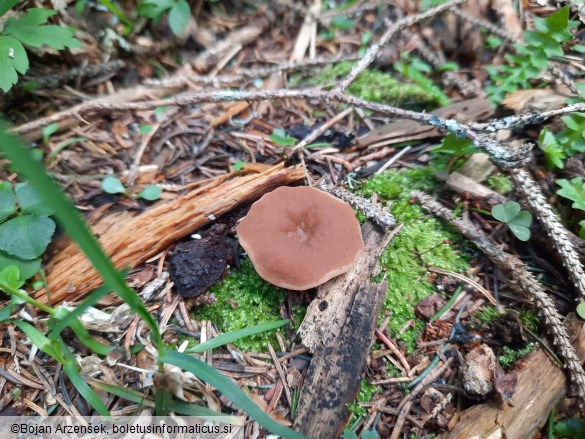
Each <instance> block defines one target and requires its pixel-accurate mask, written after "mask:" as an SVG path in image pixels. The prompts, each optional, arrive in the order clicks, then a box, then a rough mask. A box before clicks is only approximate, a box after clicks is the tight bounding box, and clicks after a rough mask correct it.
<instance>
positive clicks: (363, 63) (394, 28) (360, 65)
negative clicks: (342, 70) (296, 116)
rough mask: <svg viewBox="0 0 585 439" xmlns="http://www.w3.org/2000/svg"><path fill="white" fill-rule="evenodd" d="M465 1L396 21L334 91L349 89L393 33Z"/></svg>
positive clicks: (454, 2) (451, 3)
mask: <svg viewBox="0 0 585 439" xmlns="http://www.w3.org/2000/svg"><path fill="white" fill-rule="evenodd" d="M465 1H466V0H449V1H448V2H447V3H444V4H442V5H441V6H437V7H436V8H432V9H429V10H428V11H426V12H423V13H422V14H417V15H411V16H408V17H405V18H403V19H402V20H398V21H397V22H396V23H394V24H393V25H392V26H390V27H389V28H388V30H387V31H386V32H385V33H384V35H382V37H381V38H380V40H379V41H378V42H377V43H375V44H373V45H372V46H370V48H369V49H368V51H367V52H366V54H365V55H364V57H363V58H362V59H361V60H360V61H359V62H358V63H357V64H356V65H355V66H354V67H353V69H351V72H349V75H347V76H346V78H345V79H344V80H343V81H341V83H340V84H339V85H338V86H337V87H336V88H335V91H337V92H343V91H345V89H346V88H347V87H349V85H350V84H351V83H352V82H353V81H354V80H355V79H356V78H357V77H358V75H359V74H360V73H362V72H363V71H364V70H365V69H366V68H367V67H368V66H369V65H370V64H371V63H372V62H373V61H374V60H375V59H376V57H377V56H378V54H379V53H380V51H381V50H382V49H383V48H384V46H386V44H388V42H389V41H390V38H392V37H393V36H394V34H395V33H397V32H399V31H400V30H402V29H404V28H405V27H408V26H412V25H413V24H416V23H418V22H419V21H423V20H426V19H427V18H431V17H434V16H435V15H438V14H440V13H441V12H444V11H446V10H447V9H449V8H452V7H453V6H457V5H460V4H461V3H464V2H465Z"/></svg>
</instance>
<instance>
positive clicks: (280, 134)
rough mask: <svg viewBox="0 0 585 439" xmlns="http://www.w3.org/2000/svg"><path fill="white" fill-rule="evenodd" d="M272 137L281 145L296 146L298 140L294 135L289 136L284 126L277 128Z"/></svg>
mask: <svg viewBox="0 0 585 439" xmlns="http://www.w3.org/2000/svg"><path fill="white" fill-rule="evenodd" d="M270 139H271V140H272V141H273V142H274V143H276V144H277V145H280V146H294V145H296V143H297V140H296V139H295V138H294V137H291V136H289V135H288V134H287V133H286V131H285V130H283V129H282V128H275V129H274V131H273V132H272V134H271V135H270Z"/></svg>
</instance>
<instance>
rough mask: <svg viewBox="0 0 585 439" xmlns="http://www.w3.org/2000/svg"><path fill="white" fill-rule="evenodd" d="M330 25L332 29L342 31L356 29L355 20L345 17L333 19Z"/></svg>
mask: <svg viewBox="0 0 585 439" xmlns="http://www.w3.org/2000/svg"><path fill="white" fill-rule="evenodd" d="M330 24H331V27H334V28H335V29H340V30H350V29H353V27H354V24H353V20H352V19H351V18H347V17H344V16H343V15H338V16H337V17H333V18H332V19H331V22H330Z"/></svg>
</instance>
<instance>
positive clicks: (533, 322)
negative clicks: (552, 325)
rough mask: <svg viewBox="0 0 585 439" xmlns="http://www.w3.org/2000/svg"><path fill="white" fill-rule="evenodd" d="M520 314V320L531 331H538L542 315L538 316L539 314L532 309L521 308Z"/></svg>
mask: <svg viewBox="0 0 585 439" xmlns="http://www.w3.org/2000/svg"><path fill="white" fill-rule="evenodd" d="M519 315H520V321H521V322H522V324H523V325H524V327H525V328H526V329H528V330H529V331H531V332H536V331H538V327H539V326H540V317H538V314H536V313H535V312H534V311H532V310H531V309H521V310H520V312H519Z"/></svg>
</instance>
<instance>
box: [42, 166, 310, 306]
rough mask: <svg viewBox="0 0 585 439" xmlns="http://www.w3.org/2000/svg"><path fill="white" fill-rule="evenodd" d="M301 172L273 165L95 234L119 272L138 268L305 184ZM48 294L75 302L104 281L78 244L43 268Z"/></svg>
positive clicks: (45, 297)
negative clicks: (199, 232) (264, 199)
mask: <svg viewBox="0 0 585 439" xmlns="http://www.w3.org/2000/svg"><path fill="white" fill-rule="evenodd" d="M303 177H304V173H303V170H302V168H300V167H289V168H285V167H284V166H283V165H278V166H274V167H272V168H270V169H268V170H266V171H265V172H262V173H259V174H254V175H247V176H242V177H237V178H234V179H231V180H226V179H223V178H221V179H218V180H216V181H213V182H211V183H210V184H208V185H206V186H203V187H201V188H198V189H196V190H193V191H192V192H189V193H188V194H186V195H183V196H181V197H179V198H177V199H175V200H172V201H170V202H166V203H159V204H158V205H157V206H155V207H153V208H152V209H149V210H147V211H145V212H143V213H141V214H139V215H136V216H134V217H129V214H127V213H125V214H124V215H122V216H120V215H119V216H117V217H115V221H114V222H112V221H111V219H105V220H101V221H100V222H98V224H96V225H95V226H94V227H93V228H92V229H93V231H94V232H97V233H99V235H100V236H99V241H100V243H101V245H102V247H103V248H104V250H105V252H106V253H107V254H108V255H109V256H110V257H111V258H112V261H113V263H114V264H115V266H116V267H119V268H121V267H131V268H133V267H136V266H138V265H140V264H142V263H144V262H145V261H146V260H148V259H149V258H151V257H152V256H154V255H156V254H158V253H160V252H161V251H163V250H165V249H167V248H168V247H169V246H171V245H172V244H174V243H175V242H177V241H178V240H180V239H182V238H184V237H185V236H187V235H189V233H192V232H193V231H194V230H196V229H198V228H200V227H202V226H204V225H206V224H208V223H209V222H211V221H213V219H214V218H216V217H219V216H220V215H222V214H224V213H226V212H228V211H229V210H231V209H233V208H234V207H236V206H238V205H240V204H242V203H246V202H251V201H254V200H256V199H258V198H260V196H262V195H263V194H264V193H266V192H269V191H271V190H273V189H275V188H276V187H278V186H282V185H287V184H291V183H294V182H298V181H300V180H302V179H303ZM45 271H46V272H47V284H48V290H49V292H50V294H47V292H46V291H45V290H41V291H39V292H37V293H36V294H35V295H34V297H35V298H36V299H37V300H40V301H41V302H43V303H49V301H50V303H52V304H58V303H60V302H62V301H64V300H68V301H74V300H78V299H80V298H81V297H83V296H84V295H85V294H86V293H88V292H89V291H91V290H93V289H95V288H97V287H98V286H99V285H100V284H101V283H102V279H101V277H100V276H99V274H98V273H97V272H96V271H95V270H94V269H93V267H92V265H91V263H90V262H89V261H88V260H87V258H86V257H85V255H84V254H83V253H82V252H81V251H80V250H79V248H78V247H77V245H75V244H74V243H71V242H70V243H68V244H67V245H66V246H65V247H64V248H62V249H60V251H59V252H58V254H56V255H55V256H54V257H53V258H52V259H51V260H50V261H49V263H48V265H47V266H46V267H45Z"/></svg>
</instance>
